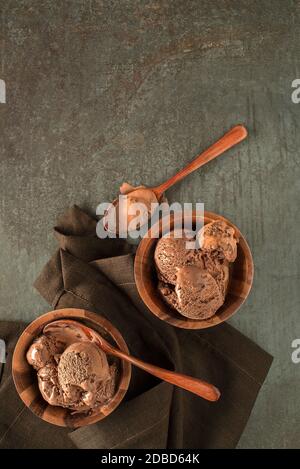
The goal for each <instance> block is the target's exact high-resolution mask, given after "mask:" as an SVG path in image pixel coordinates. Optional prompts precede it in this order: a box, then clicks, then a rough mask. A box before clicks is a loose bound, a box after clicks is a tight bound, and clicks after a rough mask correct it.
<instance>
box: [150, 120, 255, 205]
mask: <svg viewBox="0 0 300 469" xmlns="http://www.w3.org/2000/svg"><path fill="white" fill-rule="evenodd" d="M247 135H248V132H247V129H246V127H244V126H243V125H236V126H235V127H233V128H232V129H231V130H229V132H227V133H226V134H225V135H223V137H221V138H220V139H219V140H217V141H216V142H215V143H214V144H213V145H211V146H210V147H208V148H207V150H205V151H204V152H203V153H200V155H198V156H196V158H195V159H194V160H193V161H192V162H191V163H189V164H188V165H187V166H185V167H184V168H183V169H181V170H180V171H179V172H178V173H177V174H175V175H174V176H172V177H171V178H170V179H168V180H167V181H165V182H164V183H162V184H160V185H159V186H156V187H153V188H151V190H152V191H153V192H154V193H155V195H156V197H157V199H158V200H159V199H160V198H161V196H162V195H163V193H164V192H165V191H166V190H167V189H170V187H172V186H174V184H176V183H177V182H179V181H181V180H182V179H184V178H185V177H186V176H188V175H189V174H191V173H192V172H193V171H196V169H199V168H201V166H204V165H205V164H206V163H208V162H209V161H211V160H213V159H214V158H217V156H220V155H222V154H223V153H225V151H227V150H229V148H231V147H233V146H234V145H236V144H237V143H239V142H241V141H242V140H244V139H245V138H246V137H247Z"/></svg>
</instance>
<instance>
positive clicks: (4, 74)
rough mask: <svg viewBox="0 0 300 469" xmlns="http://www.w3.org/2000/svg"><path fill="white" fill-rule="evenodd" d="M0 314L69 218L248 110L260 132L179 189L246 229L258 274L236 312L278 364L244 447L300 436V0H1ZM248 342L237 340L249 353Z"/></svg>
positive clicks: (31, 302)
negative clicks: (298, 344)
mask: <svg viewBox="0 0 300 469" xmlns="http://www.w3.org/2000/svg"><path fill="white" fill-rule="evenodd" d="M0 11H1V37H0V45H1V65H0V78H1V79H3V80H5V82H6V86H7V103H6V104H0V115H1V128H0V130H1V140H0V146H1V153H0V193H1V196H0V202H1V203H0V214H1V225H0V246H1V273H0V289H1V293H0V294H1V298H0V308H1V310H0V314H1V318H5V319H19V318H21V319H24V320H31V319H33V318H34V317H36V316H37V315H39V314H40V313H41V312H43V311H46V310H48V305H46V303H44V302H43V300H42V299H41V298H40V297H39V295H38V294H37V293H36V292H35V291H34V289H33V288H32V283H33V280H34V279H35V277H36V276H37V274H38V273H39V271H40V269H41V268H42V266H43V265H44V263H45V262H46V260H48V258H49V255H50V254H51V253H52V251H53V249H54V247H55V241H54V239H53V236H52V233H51V228H52V226H53V224H54V222H55V218H56V216H57V215H58V214H59V213H61V212H62V211H64V210H65V209H66V208H67V207H68V206H69V205H71V204H73V203H77V204H78V205H80V206H82V207H86V208H88V209H89V210H91V211H94V210H95V207H96V205H97V203H99V202H100V201H103V200H109V199H111V198H112V197H113V196H114V195H115V194H116V192H117V189H118V187H119V185H120V183H121V182H122V181H123V180H126V181H129V182H131V183H133V184H138V183H140V182H143V183H144V184H147V185H152V184H157V183H159V182H161V181H163V180H164V179H165V178H167V177H168V176H170V175H172V174H173V173H174V172H175V171H176V170H177V169H179V168H181V167H182V166H183V164H184V163H186V162H188V161H190V160H191V159H192V157H193V156H195V155H196V154H197V152H198V151H199V150H200V149H204V148H205V147H206V146H207V145H208V144H210V143H212V142H213V141H214V139H216V138H218V137H219V136H221V135H222V134H223V132H224V131H226V130H227V129H229V128H230V127H231V126H232V125H234V124H236V123H245V124H246V125H247V127H248V129H249V133H250V135H249V139H248V140H247V141H246V142H244V143H243V144H241V145H240V146H239V147H238V148H236V149H235V150H233V151H231V152H230V153H228V154H226V156H223V157H222V159H218V160H216V161H214V162H212V163H210V164H209V165H207V166H206V167H205V168H203V169H201V170H200V171H198V172H197V173H196V174H193V175H192V176H190V177H189V179H188V180H185V181H184V182H182V183H181V184H180V185H179V186H178V187H176V188H174V189H173V190H170V192H169V194H168V195H169V199H170V200H171V201H181V202H196V201H204V202H205V206H206V208H207V209H209V210H212V211H215V212H217V213H220V214H224V215H225V216H227V217H228V218H230V219H231V220H232V221H234V222H235V223H236V224H237V225H238V226H239V227H240V229H241V230H242V232H243V233H244V234H245V236H246V237H247V239H248V240H249V243H250V245H251V247H252V250H253V255H254V260H255V266H256V275H255V282H254V287H253V290H252V294H251V297H250V298H249V300H248V302H247V304H246V305H245V306H244V307H243V308H242V310H241V311H240V313H239V314H238V315H237V316H236V317H235V318H234V319H233V320H232V324H234V325H235V326H236V327H237V328H238V329H239V330H241V331H242V332H243V333H245V334H246V335H248V336H249V337H251V338H252V339H253V340H254V341H256V342H257V343H258V344H260V345H261V346H262V347H264V348H265V349H266V350H267V351H268V352H270V353H272V354H273V355H274V357H275V361H274V364H273V367H272V370H271V372H270V374H269V376H268V379H267V382H266V383H265V385H264V388H263V390H262V391H261V393H260V395H259V398H258V400H257V403H256V406H255V409H254V411H253V413H252V416H251V419H250V421H249V424H248V426H247V428H246V431H245V433H244V435H243V436H242V438H241V441H240V444H239V447H241V448H246V447H250V448H253V447H260V448H266V447H283V448H288V447H297V446H298V447H299V446H300V444H299V443H300V398H299V378H300V364H299V365H296V364H293V363H292V361H291V352H292V349H291V342H292V340H293V339H295V338H297V337H298V338H300V321H299V283H298V281H299V237H300V232H299V221H300V220H299V192H300V191H299V189H300V187H299V175H300V174H299V143H300V141H299V140H300V139H299V116H300V104H293V103H292V100H291V93H292V88H291V83H292V81H293V80H294V79H295V78H300V70H299V65H298V64H299V56H300V54H299V53H300V50H299V49H300V48H299V32H300V31H299V29H300V28H299V24H300V23H299V21H300V6H299V2H297V1H288V0H284V1H283V0H282V1H279V0H273V1H272V2H271V1H267V0H263V1H259V0H251V1H250V2H249V1H248V0H247V1H246V0H239V1H217V0H213V1H209V0H205V1H197V0H192V1H183V0H179V1H178V0H177V1H169V2H168V1H142V0H137V1H134V0H133V1H122V2H121V1H109V0H107V1H100V0H99V1H93V0H85V1H84V0H77V1H65V2H62V1H53V0H49V1H45V0H42V1H39V2H35V1H30V0H28V1H24V0H18V1H17V0H6V1H4V0H0ZM237 352H238V351H237Z"/></svg>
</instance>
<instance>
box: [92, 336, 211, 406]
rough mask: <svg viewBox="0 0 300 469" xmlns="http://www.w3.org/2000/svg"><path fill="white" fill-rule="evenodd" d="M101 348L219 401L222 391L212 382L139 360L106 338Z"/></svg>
mask: <svg viewBox="0 0 300 469" xmlns="http://www.w3.org/2000/svg"><path fill="white" fill-rule="evenodd" d="M101 348H102V349H103V350H104V352H106V353H108V354H111V355H114V356H116V357H119V358H121V359H122V360H125V361H128V362H130V363H132V364H133V365H135V366H137V367H139V368H141V369H142V370H144V371H147V372H148V373H150V374H151V375H153V376H156V377H157V378H160V379H162V380H163V381H166V382H168V383H170V384H174V385H175V386H178V387H179V388H182V389H185V390H186V391H190V392H192V393H194V394H196V395H197V396H200V397H203V398H204V399H206V400H208V401H217V400H218V399H219V397H220V391H219V390H218V388H216V387H215V386H213V385H212V384H209V383H207V382H206V381H202V380H201V379H197V378H192V377H191V376H187V375H183V374H180V373H175V372H174V371H168V370H165V369H163V368H160V367H158V366H155V365H150V364H149V363H146V362H144V361H142V360H139V359H138V358H135V357H132V356H131V355H127V354H126V353H124V352H121V350H118V349H116V348H115V347H113V346H112V345H110V344H109V343H108V342H106V341H104V340H101Z"/></svg>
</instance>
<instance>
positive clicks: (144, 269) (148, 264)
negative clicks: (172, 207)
mask: <svg viewBox="0 0 300 469" xmlns="http://www.w3.org/2000/svg"><path fill="white" fill-rule="evenodd" d="M190 216H191V217H192V220H193V223H196V220H199V218H201V217H199V215H196V214H195V212H193V213H191V215H190ZM214 220H224V221H225V222H226V223H228V224H229V225H230V226H232V227H233V228H234V229H235V230H236V233H237V234H238V236H239V239H240V241H239V243H238V251H237V259H236V260H235V262H234V263H233V264H231V273H230V280H229V285H228V290H227V295H226V298H225V303H224V304H223V305H222V306H221V308H219V309H218V311H217V312H216V314H215V315H214V316H213V317H211V318H210V319H205V320H199V319H189V318H185V317H184V316H182V315H181V314H179V313H178V312H177V311H176V310H175V309H173V308H172V307H171V306H169V305H168V304H167V303H165V301H164V300H163V299H162V297H161V296H160V293H159V291H158V289H157V283H158V278H157V274H156V270H155V264H154V251H155V247H156V243H157V241H158V238H159V237H161V231H162V226H161V223H158V224H156V225H155V226H154V227H153V228H152V229H153V232H154V233H155V232H156V233H157V234H158V236H157V237H156V238H154V237H152V238H151V237H150V235H149V234H148V236H149V237H148V236H147V235H146V236H145V237H144V238H143V239H142V241H141V243H140V245H139V247H138V249H137V252H136V257H135V264H134V275H135V282H136V285H137V289H138V292H139V294H140V296H141V298H142V300H143V301H144V303H145V304H146V305H147V306H148V308H149V309H150V311H151V312H152V313H153V314H154V315H155V316H157V317H158V318H159V319H161V320H162V321H165V322H167V323H169V324H171V325H172V326H176V327H181V328H183V329H204V328H207V327H212V326H216V325H217V324H220V323H222V322H224V321H226V320H227V319H229V318H230V317H231V316H232V315H233V314H235V313H236V312H237V310H238V309H239V308H240V306H241V305H242V304H243V303H244V301H245V300H246V298H247V296H248V295H249V292H250V290H251V286H252V281H253V271H254V266H253V260H252V255H251V252H250V249H249V246H248V244H247V242H246V240H245V238H244V237H243V235H242V234H241V232H240V231H239V229H238V228H237V227H236V226H235V225H234V224H233V223H231V222H230V221H229V220H227V219H226V218H224V217H221V216H220V215H216V214H215V213H212V212H204V224H206V223H209V222H211V221H214ZM173 226H174V219H173V220H172V219H171V223H170V228H171V229H172V228H173ZM148 233H149V232H148Z"/></svg>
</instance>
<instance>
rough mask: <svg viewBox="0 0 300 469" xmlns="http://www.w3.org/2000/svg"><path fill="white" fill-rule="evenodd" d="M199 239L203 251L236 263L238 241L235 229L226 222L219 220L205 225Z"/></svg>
mask: <svg viewBox="0 0 300 469" xmlns="http://www.w3.org/2000/svg"><path fill="white" fill-rule="evenodd" d="M198 237H199V244H200V247H201V249H202V250H203V251H205V252H207V253H213V254H214V255H217V256H219V257H220V258H221V259H226V260H227V261H229V262H234V261H235V259H236V256H237V242H238V239H237V237H236V234H235V230H234V228H232V227H231V226H230V225H228V224H227V223H225V221H223V220H217V221H213V222H211V223H208V224H207V225H204V227H203V228H202V229H201V230H200V231H199V233H198Z"/></svg>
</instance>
